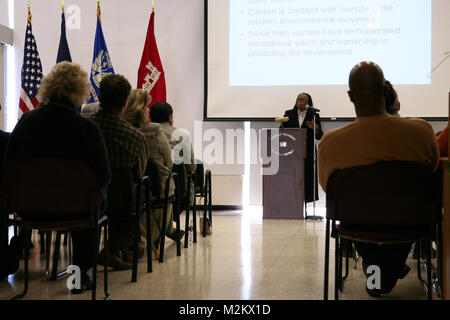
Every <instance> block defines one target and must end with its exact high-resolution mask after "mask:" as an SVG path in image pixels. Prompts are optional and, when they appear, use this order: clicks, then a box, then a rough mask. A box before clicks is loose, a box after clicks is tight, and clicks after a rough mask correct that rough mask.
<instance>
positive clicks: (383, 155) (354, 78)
mask: <svg viewBox="0 0 450 320" xmlns="http://www.w3.org/2000/svg"><path fill="white" fill-rule="evenodd" d="M349 86H350V91H349V92H348V95H349V97H350V100H351V101H352V102H353V104H354V105H355V111H356V115H357V119H356V120H355V121H354V122H353V123H351V124H349V125H347V126H345V127H342V128H339V129H335V130H332V131H330V132H328V133H327V134H325V135H324V137H323V138H322V142H321V143H320V144H319V156H318V161H319V183H320V184H321V186H322V188H323V189H324V190H325V192H326V190H327V181H328V178H329V177H330V175H331V174H332V172H333V171H334V170H336V169H343V168H348V167H354V166H361V165H368V164H371V163H375V162H377V161H382V160H401V161H416V162H420V163H423V164H425V165H426V166H429V167H430V168H433V169H435V168H436V167H437V164H438V148H437V143H436V139H435V137H434V133H433V130H432V128H431V126H430V125H429V124H428V123H427V122H426V121H424V120H421V119H405V118H401V117H393V116H391V115H389V114H388V113H387V112H386V106H385V99H384V86H385V83H384V76H383V71H382V70H381V69H380V67H379V66H378V65H376V64H375V63H372V62H361V63H360V64H358V65H356V66H355V67H354V68H353V69H352V71H351V73H350V78H349ZM355 246H356V250H357V251H358V252H359V254H360V255H361V257H362V258H363V261H364V264H365V265H366V266H370V265H378V266H379V267H380V269H381V290H378V289H368V288H367V287H366V290H367V292H368V293H369V294H370V295H373V296H379V295H380V294H381V293H389V292H390V291H391V290H392V289H393V288H394V286H395V284H396V282H397V280H398V279H402V278H403V277H405V276H406V274H407V273H408V271H409V267H408V266H406V264H405V262H406V259H407V256H408V253H409V251H410V249H411V243H407V244H395V245H377V244H368V243H362V242H355Z"/></svg>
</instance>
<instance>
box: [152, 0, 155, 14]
mask: <svg viewBox="0 0 450 320" xmlns="http://www.w3.org/2000/svg"><path fill="white" fill-rule="evenodd" d="M152 12H155V0H152Z"/></svg>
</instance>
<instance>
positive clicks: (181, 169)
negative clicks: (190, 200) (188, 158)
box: [172, 163, 188, 205]
mask: <svg viewBox="0 0 450 320" xmlns="http://www.w3.org/2000/svg"><path fill="white" fill-rule="evenodd" d="M172 172H175V173H176V174H177V175H178V184H177V187H178V195H179V196H180V200H182V201H181V202H180V203H181V205H183V202H184V201H185V200H186V196H187V188H188V186H187V185H186V183H187V174H188V173H187V169H186V166H185V165H184V164H183V163H180V164H174V165H173V168H172Z"/></svg>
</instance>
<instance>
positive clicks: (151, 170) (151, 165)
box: [145, 159, 162, 201]
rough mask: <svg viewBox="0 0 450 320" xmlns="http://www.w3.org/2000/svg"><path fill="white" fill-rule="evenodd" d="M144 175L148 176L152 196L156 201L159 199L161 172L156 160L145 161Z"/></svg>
mask: <svg viewBox="0 0 450 320" xmlns="http://www.w3.org/2000/svg"><path fill="white" fill-rule="evenodd" d="M145 175H146V176H148V177H149V178H150V182H151V192H152V196H153V197H156V201H159V200H160V199H161V192H162V188H161V172H160V171H159V167H158V165H157V164H156V162H155V161H154V160H152V159H148V161H147V169H146V173H145Z"/></svg>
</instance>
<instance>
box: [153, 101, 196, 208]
mask: <svg viewBox="0 0 450 320" xmlns="http://www.w3.org/2000/svg"><path fill="white" fill-rule="evenodd" d="M150 121H151V122H156V123H160V124H161V128H162V131H163V132H164V134H165V135H166V137H167V140H169V143H170V146H171V147H172V150H173V151H175V152H174V154H173V157H174V158H172V160H173V161H174V163H175V164H177V163H184V165H185V167H186V171H187V173H188V174H190V173H193V172H195V169H196V168H197V165H196V164H195V156H194V151H193V149H192V143H191V141H192V140H191V136H190V134H189V132H188V131H187V130H185V129H177V128H175V127H174V126H173V109H172V106H171V105H170V104H168V103H167V102H157V103H154V104H152V105H151V107H150ZM185 151H186V152H187V154H184V153H183V152H185ZM189 153H190V154H189ZM185 178H186V180H185V181H184V185H185V186H186V188H185V190H187V175H186V177H185ZM190 188H191V199H190V201H191V203H193V201H194V184H193V183H191V186H190Z"/></svg>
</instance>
